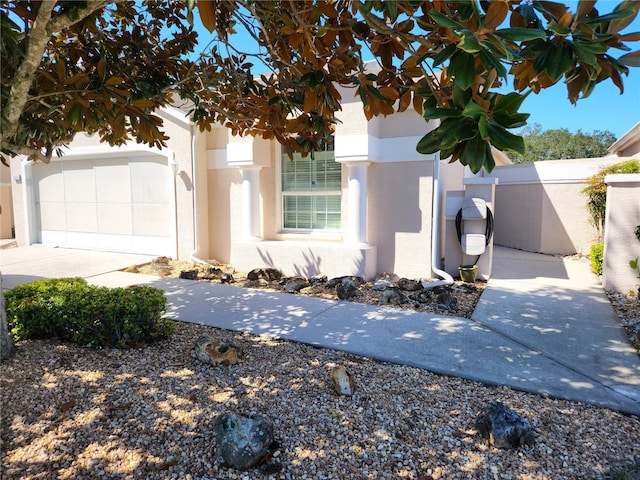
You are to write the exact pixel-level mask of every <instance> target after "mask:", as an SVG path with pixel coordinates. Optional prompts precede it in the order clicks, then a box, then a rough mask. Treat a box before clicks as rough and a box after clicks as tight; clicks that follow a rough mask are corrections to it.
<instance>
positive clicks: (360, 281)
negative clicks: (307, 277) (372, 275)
mask: <svg viewBox="0 0 640 480" xmlns="http://www.w3.org/2000/svg"><path fill="white" fill-rule="evenodd" d="M344 280H350V281H351V282H352V283H353V284H354V285H355V286H356V287H358V286H360V285H362V284H363V283H364V279H363V278H362V277H355V276H348V275H347V276H343V277H335V278H332V279H331V280H329V281H328V282H327V284H326V285H325V287H327V288H335V287H337V286H338V285H339V284H341V283H342V282H343V281H344Z"/></svg>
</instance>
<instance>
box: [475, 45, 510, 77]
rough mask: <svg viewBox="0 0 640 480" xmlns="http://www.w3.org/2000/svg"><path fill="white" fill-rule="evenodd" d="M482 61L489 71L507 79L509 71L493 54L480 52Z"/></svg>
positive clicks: (485, 51) (484, 51)
mask: <svg viewBox="0 0 640 480" xmlns="http://www.w3.org/2000/svg"><path fill="white" fill-rule="evenodd" d="M480 61H481V62H482V65H483V66H484V68H486V69H487V70H495V71H496V73H497V75H498V76H499V77H501V78H504V79H506V78H507V69H506V68H505V66H504V65H502V63H500V60H498V58H496V56H495V55H494V54H493V53H489V52H487V50H482V51H481V52H480Z"/></svg>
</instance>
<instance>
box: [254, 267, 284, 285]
mask: <svg viewBox="0 0 640 480" xmlns="http://www.w3.org/2000/svg"><path fill="white" fill-rule="evenodd" d="M260 278H262V279H264V280H267V281H268V282H273V281H275V280H280V279H281V278H282V272H281V271H280V270H278V269H277V268H254V269H253V270H251V271H250V272H249V273H248V274H247V280H251V281H256V280H258V279H260Z"/></svg>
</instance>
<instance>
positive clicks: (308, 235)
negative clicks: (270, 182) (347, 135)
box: [276, 139, 344, 240]
mask: <svg viewBox="0 0 640 480" xmlns="http://www.w3.org/2000/svg"><path fill="white" fill-rule="evenodd" d="M333 152H334V158H333V161H334V162H336V163H337V164H338V165H340V187H339V188H338V189H337V190H322V191H312V190H309V191H287V192H285V191H284V190H283V188H282V187H283V185H282V160H283V156H284V152H283V148H282V146H280V155H279V156H278V162H277V169H276V175H277V179H278V181H277V184H278V185H277V196H278V198H277V201H276V215H277V216H278V236H279V237H280V238H282V239H316V238H317V239H327V240H341V239H342V232H343V225H344V208H343V204H344V165H343V164H342V162H337V161H336V160H335V139H334V150H333ZM293 161H295V160H293ZM331 195H334V196H338V197H339V198H340V226H339V227H338V228H337V229H314V228H290V227H288V228H285V226H284V199H285V197H286V196H308V197H313V196H323V197H324V196H331Z"/></svg>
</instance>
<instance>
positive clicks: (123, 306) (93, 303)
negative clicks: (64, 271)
mask: <svg viewBox="0 0 640 480" xmlns="http://www.w3.org/2000/svg"><path fill="white" fill-rule="evenodd" d="M5 304H6V305H5V307H6V312H7V320H8V322H9V329H10V331H11V334H12V336H13V338H14V340H16V341H19V340H25V339H29V338H52V337H57V338H59V339H61V340H68V341H72V342H75V343H78V344H80V345H87V346H92V347H118V348H122V347H127V346H134V345H137V344H141V343H148V342H153V341H154V340H159V339H162V338H167V337H169V336H170V335H171V334H172V333H173V331H174V330H175V324H174V322H172V321H170V320H167V319H164V318H162V315H163V314H164V313H165V311H166V298H165V296H164V293H163V292H162V290H159V289H157V288H153V287H148V286H134V287H128V288H112V289H109V288H106V287H96V286H93V285H89V284H87V282H86V281H85V280H83V279H82V278H57V279H46V280H38V281H35V282H32V283H28V284H25V285H20V286H18V287H16V288H14V289H12V290H10V291H8V292H7V293H6V294H5Z"/></svg>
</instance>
